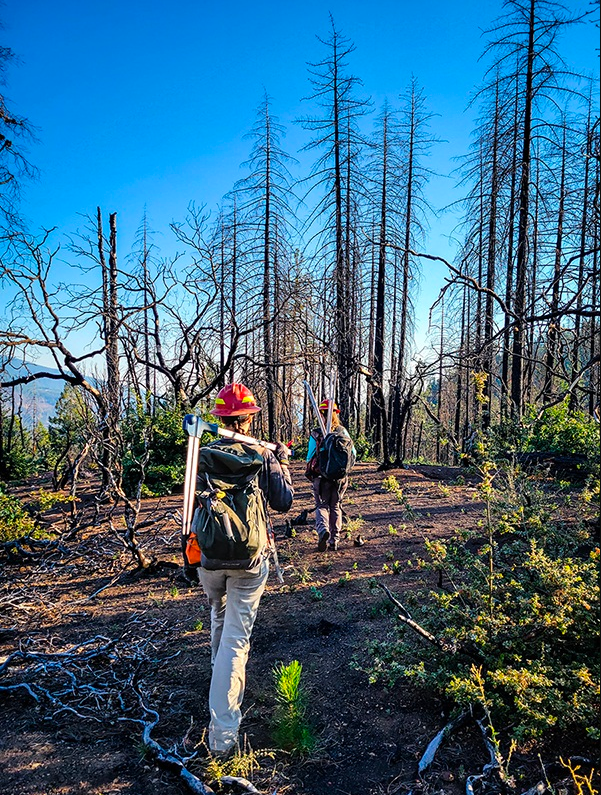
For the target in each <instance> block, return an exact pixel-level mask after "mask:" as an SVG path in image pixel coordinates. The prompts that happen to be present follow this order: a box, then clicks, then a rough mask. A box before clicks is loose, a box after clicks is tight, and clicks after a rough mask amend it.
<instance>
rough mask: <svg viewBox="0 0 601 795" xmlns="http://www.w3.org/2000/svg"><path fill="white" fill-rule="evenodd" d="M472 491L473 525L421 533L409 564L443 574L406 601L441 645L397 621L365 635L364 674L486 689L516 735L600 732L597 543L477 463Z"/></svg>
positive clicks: (496, 715) (457, 696) (428, 685)
mask: <svg viewBox="0 0 601 795" xmlns="http://www.w3.org/2000/svg"><path fill="white" fill-rule="evenodd" d="M481 493H482V496H483V497H484V498H485V500H486V504H487V511H486V514H485V518H484V520H483V521H482V522H481V523H480V524H481V526H480V527H479V528H477V529H475V530H471V531H462V532H458V533H457V534H455V535H454V536H453V537H452V538H450V539H448V540H437V541H429V542H426V549H427V552H428V557H427V559H426V560H422V561H418V565H420V566H421V567H422V568H424V569H426V570H431V571H433V572H436V574H438V573H440V572H442V576H443V583H444V585H445V587H444V588H442V587H441V588H440V589H438V590H435V591H430V592H428V593H423V594H422V595H421V599H420V602H419V604H418V606H417V607H416V608H415V609H413V610H412V615H413V618H414V619H415V620H416V621H418V623H420V624H422V626H424V627H425V628H426V629H427V630H429V631H430V632H431V633H432V634H433V635H434V636H435V637H437V638H438V639H439V640H440V641H441V642H442V648H440V647H438V646H434V645H427V646H426V645H423V644H422V643H421V642H420V640H419V639H417V636H416V635H415V634H414V633H413V632H412V631H411V630H409V629H407V628H406V627H405V626H404V625H400V626H399V628H398V637H397V638H396V639H395V640H392V641H390V640H385V641H376V642H372V643H371V644H370V651H371V655H372V659H371V663H370V664H369V665H368V666H367V670H368V673H369V676H370V678H371V679H372V680H376V679H382V680H384V681H386V682H388V683H389V684H392V683H395V682H397V681H398V680H399V679H402V678H409V679H410V680H412V681H413V682H414V683H415V684H416V685H417V686H419V687H423V688H425V689H426V691H427V690H434V691H436V692H437V693H438V694H439V695H440V696H442V697H445V698H447V699H450V700H451V701H452V702H454V703H456V704H466V703H473V702H474V701H479V702H482V698H483V696H482V693H483V692H484V690H483V688H484V689H485V692H486V699H487V705H488V708H489V709H490V713H491V718H492V720H493V722H494V725H495V726H506V727H510V729H509V731H510V733H511V735H512V737H513V738H514V739H516V740H518V741H520V740H524V739H526V738H540V737H544V736H545V734H546V733H547V732H549V731H550V730H554V731H560V732H562V733H563V734H564V736H565V734H566V733H567V732H570V733H571V735H572V736H575V737H576V736H580V737H581V738H582V740H583V741H584V740H585V738H586V737H588V738H590V739H595V738H598V736H599V730H598V727H597V721H598V711H599V675H600V670H599V669H600V666H599V655H598V647H597V644H598V630H599V627H598V622H599V583H598V564H599V549H598V548H596V546H595V545H594V544H593V543H592V539H590V538H587V537H586V535H585V533H586V531H585V530H584V529H583V527H582V526H580V525H578V524H574V525H566V524H563V523H561V522H559V521H558V522H553V521H552V520H551V517H552V516H554V515H555V514H556V511H555V508H556V506H555V505H554V504H553V503H551V502H550V500H551V497H550V496H545V495H544V494H543V493H542V492H540V491H538V492H537V491H533V490H532V489H530V488H529V487H528V485H527V481H525V479H518V478H514V479H512V478H509V481H508V486H507V490H506V491H504V492H498V491H496V490H495V489H494V488H493V487H492V479H491V476H490V473H489V472H488V471H487V470H484V482H483V486H482V490H481ZM587 550H589V551H588V552H587ZM475 671H477V672H478V674H479V676H480V677H481V680H480V681H476V679H477V677H475V673H474V672H475ZM480 685H482V687H481V686H480Z"/></svg>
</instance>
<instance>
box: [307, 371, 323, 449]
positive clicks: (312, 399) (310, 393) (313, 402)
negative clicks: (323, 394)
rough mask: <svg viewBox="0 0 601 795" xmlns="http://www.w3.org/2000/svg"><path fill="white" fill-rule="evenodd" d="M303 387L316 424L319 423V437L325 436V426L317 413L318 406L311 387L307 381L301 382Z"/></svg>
mask: <svg viewBox="0 0 601 795" xmlns="http://www.w3.org/2000/svg"><path fill="white" fill-rule="evenodd" d="M303 384H304V385H305V389H306V390H307V396H308V397H309V403H310V404H311V406H312V407H313V411H314V412H315V416H316V417H317V422H318V423H319V428H320V430H321V435H322V436H324V437H325V436H326V426H325V423H324V421H323V417H322V416H321V414H320V413H319V406H318V405H317V401H316V400H315V395H314V394H313V390H312V389H311V385H310V384H309V382H308V381H303Z"/></svg>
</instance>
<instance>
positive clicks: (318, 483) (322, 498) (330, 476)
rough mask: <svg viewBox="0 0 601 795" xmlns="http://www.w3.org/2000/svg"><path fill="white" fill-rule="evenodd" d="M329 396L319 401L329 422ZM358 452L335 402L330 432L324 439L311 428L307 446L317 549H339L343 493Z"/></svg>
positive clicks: (324, 416)
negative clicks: (327, 398)
mask: <svg viewBox="0 0 601 795" xmlns="http://www.w3.org/2000/svg"><path fill="white" fill-rule="evenodd" d="M328 407H329V400H323V401H322V402H321V403H320V404H319V413H320V414H321V416H322V417H323V419H324V423H325V422H326V419H327V416H328ZM355 458H356V452H355V447H354V445H353V442H352V440H351V437H350V435H349V432H348V431H347V429H346V428H345V427H344V426H343V425H341V424H340V409H339V408H338V406H337V405H336V403H334V404H333V407H332V416H331V429H330V433H329V434H327V435H326V437H325V439H324V437H323V436H322V433H321V430H320V429H319V428H318V427H317V428H314V429H313V430H312V431H311V435H310V437H309V447H308V450H307V469H306V476H307V478H308V479H309V480H311V481H312V483H313V497H314V500H315V530H316V531H317V549H318V551H319V552H325V551H326V549H329V550H330V551H331V552H336V551H337V549H338V545H339V544H340V536H341V533H342V497H343V496H344V493H345V491H346V489H347V486H348V473H349V472H350V470H351V468H352V466H353V464H354V463H355Z"/></svg>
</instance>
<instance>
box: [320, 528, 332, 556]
mask: <svg viewBox="0 0 601 795" xmlns="http://www.w3.org/2000/svg"><path fill="white" fill-rule="evenodd" d="M329 538H330V534H329V533H328V531H327V530H326V531H325V533H323V534H322V535H320V536H319V541H318V542H317V551H318V552H325V551H326V549H327V548H328V541H329Z"/></svg>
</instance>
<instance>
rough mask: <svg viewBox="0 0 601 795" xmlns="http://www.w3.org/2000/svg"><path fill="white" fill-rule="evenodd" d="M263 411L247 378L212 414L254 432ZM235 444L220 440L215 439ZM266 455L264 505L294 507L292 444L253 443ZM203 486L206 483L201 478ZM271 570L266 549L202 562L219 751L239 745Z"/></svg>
mask: <svg viewBox="0 0 601 795" xmlns="http://www.w3.org/2000/svg"><path fill="white" fill-rule="evenodd" d="M259 411H261V408H260V406H258V405H257V402H256V400H255V398H254V396H253V394H252V392H251V391H250V390H249V389H248V387H246V386H245V385H244V384H228V385H227V386H224V387H223V389H221V390H220V391H219V394H218V395H217V397H216V399H215V406H214V407H213V409H212V414H213V415H215V416H216V417H219V418H220V419H221V421H222V422H223V424H224V426H226V427H227V428H229V429H230V430H233V431H235V432H237V433H241V434H244V435H245V436H248V435H250V427H251V424H252V420H253V417H254V415H255V414H257V413H258V412H259ZM228 443H229V444H231V445H233V444H236V442H235V441H234V440H227V439H226V440H220V441H218V442H215V443H214V445H216V444H221V445H222V446H223V445H224V444H226V445H227V444H228ZM254 449H255V450H257V451H258V452H259V453H260V455H261V456H262V457H263V465H262V468H261V470H260V472H259V475H258V485H259V488H260V490H261V493H262V495H263V499H264V502H265V505H266V506H269V507H270V508H272V509H273V510H274V511H279V512H281V513H284V512H286V511H288V510H290V506H291V505H292V500H293V497H294V492H293V489H292V481H291V478H290V472H289V469H288V455H289V450H288V448H287V447H286V445H284V444H282V443H281V442H278V443H277V450H276V451H275V453H273V452H271V450H267V449H265V448H263V447H256V448H254ZM199 487H200V488H203V487H206V486H205V484H203V483H201V480H200V476H199ZM268 573H269V560H268V549H267V548H266V549H265V550H264V552H263V554H261V555H260V556H259V560H258V561H257V563H256V564H255V565H253V567H252V568H250V569H226V568H224V569H219V570H209V569H207V568H204V567H203V566H202V563H201V567H200V570H199V577H200V582H201V583H202V586H203V589H204V591H205V593H206V595H207V597H208V599H209V604H210V606H211V663H212V669H213V670H212V675H211V686H210V690H209V711H210V723H209V747H210V749H211V751H212V752H213V753H214V754H215V755H216V756H219V757H225V756H228V755H229V754H230V753H231V752H232V751H235V750H237V749H238V747H239V746H238V731H239V727H240V721H241V718H242V713H241V706H242V699H243V697H244V686H245V671H246V661H247V659H248V652H249V649H250V636H251V632H252V628H253V624H254V622H255V618H256V615H257V609H258V607H259V600H260V599H261V595H262V593H263V591H264V589H265V583H266V581H267V575H268Z"/></svg>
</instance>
